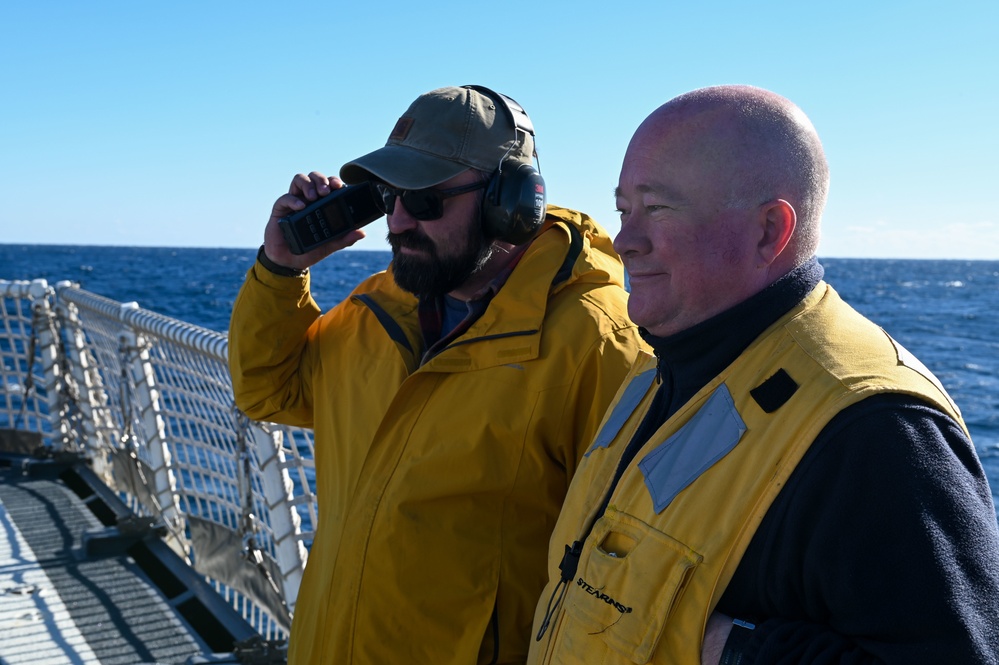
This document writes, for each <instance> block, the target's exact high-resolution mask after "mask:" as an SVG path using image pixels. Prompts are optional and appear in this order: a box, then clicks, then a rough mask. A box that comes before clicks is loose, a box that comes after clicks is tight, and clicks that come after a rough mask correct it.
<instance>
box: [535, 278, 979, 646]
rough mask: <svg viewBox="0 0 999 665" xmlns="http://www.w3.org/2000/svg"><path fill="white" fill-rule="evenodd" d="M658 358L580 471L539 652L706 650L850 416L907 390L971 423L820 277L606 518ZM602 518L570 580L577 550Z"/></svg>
mask: <svg viewBox="0 0 999 665" xmlns="http://www.w3.org/2000/svg"><path fill="white" fill-rule="evenodd" d="M655 371H656V370H655V359H654V358H647V359H646V360H645V362H639V363H637V364H636V367H635V368H634V369H633V370H632V373H631V375H630V376H629V379H628V380H626V382H625V385H624V387H623V388H622V389H621V390H620V391H619V393H618V396H617V397H616V398H615V403H614V405H612V407H611V409H610V410H609V412H608V415H607V417H606V418H605V419H604V423H603V425H602V426H601V431H600V433H599V434H598V436H597V439H596V441H595V442H594V444H593V445H592V446H591V447H590V449H589V451H588V452H587V453H586V458H585V459H584V461H583V463H582V464H581V466H580V469H579V471H578V472H577V474H576V476H575V477H574V478H573V481H572V485H571V487H570V490H569V495H568V498H567V499H566V503H565V506H564V507H563V512H562V515H561V516H560V518H559V522H558V524H557V525H556V528H555V532H554V535H553V538H552V540H551V547H550V551H549V574H550V575H552V577H551V579H550V581H549V584H548V586H547V587H546V589H545V591H544V594H543V595H542V597H541V600H540V603H539V607H538V609H537V612H536V614H535V623H534V630H535V633H536V634H539V633H540V639H539V640H538V641H536V642H535V643H534V644H533V645H532V650H531V655H530V658H529V661H528V662H530V663H604V664H611V663H671V664H678V663H691V664H693V665H697V664H699V663H700V657H701V646H702V641H703V636H704V629H705V625H706V623H707V619H708V616H709V615H710V614H711V612H712V610H713V609H714V607H715V605H716V604H717V603H718V600H719V599H720V598H721V596H722V594H723V593H724V591H725V588H726V586H727V585H728V583H729V581H730V580H731V578H732V575H733V574H734V572H735V570H736V568H737V566H738V564H739V561H740V560H741V558H742V555H743V554H744V552H745V551H746V548H747V547H748V545H749V543H750V540H751V539H752V538H753V535H754V533H755V532H756V529H757V527H758V526H759V524H760V522H761V521H762V520H763V517H764V515H765V514H766V513H767V510H768V509H769V507H770V505H771V503H772V502H773V500H774V498H775V497H776V496H777V494H778V493H779V492H780V490H781V488H782V487H783V486H784V484H785V482H786V480H787V478H788V477H789V476H790V474H791V473H792V471H793V470H794V468H795V466H796V465H797V464H798V462H799V461H800V460H801V458H802V456H803V455H804V453H805V452H806V450H807V449H808V447H809V446H810V445H811V443H812V441H814V440H815V438H816V436H818V434H819V433H820V432H821V431H822V429H823V428H824V427H825V426H826V424H827V423H828V422H829V421H830V420H831V419H832V418H833V417H834V416H835V415H836V414H838V413H839V412H840V411H842V410H843V409H845V408H846V407H848V406H850V405H851V404H855V403H856V402H859V401H860V400H862V399H864V398H866V397H869V396H871V395H874V394H878V393H884V392H895V393H905V394H909V395H913V396H915V397H917V398H920V399H923V400H925V401H927V402H928V403H930V404H933V405H935V406H936V407H937V408H939V409H941V410H942V411H943V412H945V413H947V414H948V415H950V416H951V417H952V418H954V419H955V420H956V421H957V422H959V423H961V426H962V427H964V423H963V421H962V419H961V416H960V413H959V411H958V409H957V407H956V406H955V405H954V403H953V401H952V400H951V399H950V397H949V396H948V395H947V393H946V392H945V391H944V389H943V387H942V386H941V385H940V384H939V382H938V381H937V380H936V379H935V377H933V376H932V374H930V372H929V371H928V370H927V369H926V368H925V367H924V366H923V365H922V364H920V363H919V361H918V360H916V359H915V358H914V357H913V356H912V355H911V354H909V353H908V352H907V351H905V349H904V348H902V347H901V346H900V345H899V344H898V343H897V342H895V340H893V339H892V338H891V337H889V336H888V334H887V333H885V332H884V331H883V330H881V329H880V328H879V327H878V326H876V325H875V324H873V323H872V322H870V321H868V320H867V319H866V318H864V317H863V316H861V315H860V314H859V313H857V312H856V311H855V310H853V309H852V308H851V307H850V306H849V305H847V304H846V303H844V302H843V301H842V300H841V299H840V297H839V296H838V294H837V293H836V292H835V291H834V290H833V289H832V287H830V286H829V285H828V284H825V283H824V282H822V283H820V284H819V285H818V286H817V287H816V288H815V289H814V290H813V291H812V292H811V293H810V294H809V295H808V296H807V297H806V298H805V299H804V300H803V301H802V302H801V303H800V304H799V305H798V306H796V307H795V308H794V309H792V310H791V311H790V312H788V313H787V314H786V315H784V316H783V317H781V318H780V319H779V320H778V321H777V322H776V323H774V324H773V325H772V326H771V327H770V328H769V329H768V330H767V331H765V332H764V333H763V334H762V335H760V336H759V337H758V338H757V339H756V340H755V341H754V342H753V343H752V344H751V345H750V347H749V348H747V349H746V351H744V352H743V353H742V355H740V356H739V358H737V359H736V360H735V362H733V363H732V364H731V365H730V366H729V367H728V368H726V369H725V370H724V371H723V372H722V373H721V374H719V375H718V376H717V377H715V379H714V380H712V381H711V382H710V383H709V384H707V385H706V386H704V387H703V388H702V389H701V390H700V391H699V392H698V393H697V394H696V395H695V396H694V397H693V398H691V399H690V400H689V401H688V403H687V404H685V405H684V406H683V407H682V408H681V409H680V410H679V411H678V412H677V413H675V414H674V415H673V416H672V417H671V418H669V420H667V422H666V423H664V424H663V425H662V427H661V428H660V429H659V430H658V431H657V432H656V433H655V434H654V435H653V436H652V437H651V438H650V440H649V441H648V442H646V443H645V445H644V446H643V447H642V449H641V450H640V451H639V452H638V454H637V456H636V457H635V461H634V462H632V463H631V464H630V465H629V468H628V469H627V470H626V471H625V472H624V474H623V475H622V477H621V479H620V481H619V482H618V484H617V486H616V488H614V490H613V494H612V496H611V498H610V501H609V504H608V506H607V508H606V511H605V512H604V514H603V515H602V516H600V517H599V519H597V520H596V522H595V523H593V520H594V517H595V513H596V512H597V509H598V506H600V505H601V503H602V501H603V499H604V497H605V496H606V494H607V492H608V491H610V489H611V488H610V485H611V483H612V480H613V477H614V472H615V469H616V467H617V464H618V461H619V460H620V458H621V455H622V452H623V449H624V448H625V446H626V445H627V444H628V442H629V441H630V440H631V438H632V437H633V435H634V434H635V431H636V429H637V428H638V426H639V424H640V423H641V421H642V419H643V418H644V415H645V413H646V411H647V410H648V408H649V406H650V404H651V403H652V399H653V397H654V395H655V392H656V387H657V386H656V384H655V382H654V380H653V379H654V376H655ZM591 523H592V524H593V527H592V530H590V532H589V535H588V536H587V537H586V538H585V540H584V541H583V543H582V547H581V549H580V550H579V552H578V555H579V560H578V565H577V567H576V571H575V574H574V575H573V577H572V579H571V580H567V581H565V582H563V583H562V584H563V588H560V587H559V584H560V582H559V570H558V566H559V564H560V562H561V561H562V560H563V556H564V554H565V548H566V546H567V545H568V544H570V543H573V542H574V541H576V540H579V539H581V538H582V536H583V535H584V534H586V532H587V528H588V526H589V525H590V524H591ZM543 627H544V628H543Z"/></svg>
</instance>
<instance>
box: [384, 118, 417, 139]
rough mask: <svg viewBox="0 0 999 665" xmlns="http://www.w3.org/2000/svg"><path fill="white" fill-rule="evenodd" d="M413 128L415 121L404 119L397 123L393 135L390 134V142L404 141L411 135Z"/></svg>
mask: <svg viewBox="0 0 999 665" xmlns="http://www.w3.org/2000/svg"><path fill="white" fill-rule="evenodd" d="M412 128H413V119H412V118H406V117H402V118H399V121H398V122H396V123H395V127H393V128H392V133H391V134H389V140H390V141H403V140H405V139H406V136H408V135H409V130H410V129H412Z"/></svg>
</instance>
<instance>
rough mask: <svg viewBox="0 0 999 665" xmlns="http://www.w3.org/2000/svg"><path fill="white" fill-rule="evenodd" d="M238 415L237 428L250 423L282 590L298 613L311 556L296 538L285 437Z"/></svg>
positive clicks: (298, 520) (297, 524)
mask: <svg viewBox="0 0 999 665" xmlns="http://www.w3.org/2000/svg"><path fill="white" fill-rule="evenodd" d="M236 415H237V418H238V419H239V420H241V421H242V422H241V423H237V427H240V426H244V424H246V423H249V426H248V427H247V429H248V434H249V438H250V441H251V443H252V445H253V446H254V448H255V450H256V452H257V463H258V464H259V468H260V475H261V483H262V486H263V491H264V500H265V501H266V502H267V509H268V511H269V515H270V523H271V531H272V532H273V538H274V550H275V556H276V557H277V564H278V569H279V570H280V571H281V586H282V589H281V590H282V591H283V595H284V601H285V604H286V605H287V606H288V610H289V611H291V612H294V611H295V602H296V601H297V600H298V589H299V587H300V586H301V584H302V571H303V570H304V568H305V562H306V560H307V559H308V556H309V555H308V550H306V549H305V544H304V543H302V542H301V540H299V539H298V538H297V537H296V536H297V534H299V533H300V532H301V518H300V517H299V515H298V511H297V510H295V508H294V494H293V491H292V490H293V484H292V481H291V476H289V475H288V470H287V464H286V462H287V460H286V459H285V455H284V450H282V448H281V442H282V433H281V432H280V431H275V432H267V431H265V430H264V429H262V428H261V427H260V425H259V424H257V423H253V422H252V421H250V420H249V419H248V418H246V416H245V415H243V414H242V413H241V412H237V414H236Z"/></svg>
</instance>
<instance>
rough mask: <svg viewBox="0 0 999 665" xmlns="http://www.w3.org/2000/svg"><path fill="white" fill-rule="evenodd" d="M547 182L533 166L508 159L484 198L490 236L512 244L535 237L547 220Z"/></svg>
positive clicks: (483, 220) (493, 179) (483, 222)
mask: <svg viewBox="0 0 999 665" xmlns="http://www.w3.org/2000/svg"><path fill="white" fill-rule="evenodd" d="M545 202H546V197H545V181H544V178H542V177H541V174H540V173H538V172H537V171H536V170H535V168H534V167H533V166H531V165H530V164H525V163H524V162H518V161H516V160H513V159H507V160H505V161H504V162H503V164H502V165H501V166H500V168H499V170H498V171H496V173H494V174H493V176H492V178H491V179H490V181H489V185H488V187H487V188H486V194H485V196H484V197H483V200H482V226H483V229H484V231H485V233H486V235H487V236H488V237H490V238H495V239H497V240H501V241H503V242H508V243H510V244H512V245H522V244H524V243H526V242H528V241H530V240H531V238H533V237H534V234H536V233H537V232H538V229H540V228H541V225H542V223H544V221H545Z"/></svg>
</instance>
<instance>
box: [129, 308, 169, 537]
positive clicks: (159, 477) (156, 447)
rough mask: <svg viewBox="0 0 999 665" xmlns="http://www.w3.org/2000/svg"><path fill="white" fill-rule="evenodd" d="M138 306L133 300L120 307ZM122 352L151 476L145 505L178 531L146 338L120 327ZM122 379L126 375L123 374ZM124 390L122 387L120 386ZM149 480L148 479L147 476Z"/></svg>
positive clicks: (165, 440) (165, 447) (159, 408)
mask: <svg viewBox="0 0 999 665" xmlns="http://www.w3.org/2000/svg"><path fill="white" fill-rule="evenodd" d="M128 307H137V305H134V303H131V304H125V305H122V308H128ZM119 342H120V344H121V352H122V369H123V372H126V373H127V375H128V376H127V378H128V385H129V386H130V387H131V391H130V392H131V395H130V396H129V399H130V402H131V404H130V406H131V407H134V408H137V409H138V418H137V420H138V423H139V425H140V427H141V429H142V437H141V440H142V441H144V442H145V445H146V454H147V455H148V456H149V463H150V467H151V468H152V470H153V479H152V483H151V487H149V488H148V489H149V491H150V493H151V494H152V496H153V498H154V501H155V504H156V505H154V506H147V508H149V509H151V510H154V511H155V512H156V513H157V514H158V515H159V516H160V517H162V518H163V520H164V521H165V522H166V524H167V526H168V527H169V528H170V530H171V532H173V533H175V534H176V533H178V532H179V530H180V529H181V528H182V526H183V517H182V513H181V510H180V500H179V499H178V497H177V492H176V487H177V484H176V478H175V476H174V473H173V464H172V458H171V455H170V448H169V446H168V445H167V435H166V426H165V423H164V419H163V416H162V409H161V407H160V396H159V390H158V389H157V388H156V375H155V373H154V372H153V366H152V364H151V363H150V361H149V348H148V344H147V342H146V340H145V338H144V337H143V336H142V335H138V334H136V332H135V331H134V330H132V329H130V328H123V329H122V332H121V333H120V336H119ZM123 378H125V377H123ZM122 389H123V390H124V389H125V387H124V386H123V387H122ZM129 412H130V409H126V410H125V412H123V414H122V417H123V419H125V422H124V423H123V431H124V432H125V433H126V435H127V432H128V431H129V428H130V427H131V425H132V424H133V423H131V422H129V419H130V418H131V415H130V413H129ZM147 481H148V479H147Z"/></svg>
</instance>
